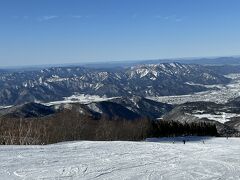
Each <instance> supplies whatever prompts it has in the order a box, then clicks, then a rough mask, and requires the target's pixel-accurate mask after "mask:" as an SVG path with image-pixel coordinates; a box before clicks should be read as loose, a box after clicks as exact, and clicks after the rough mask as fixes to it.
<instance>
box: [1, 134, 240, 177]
mask: <svg viewBox="0 0 240 180" xmlns="http://www.w3.org/2000/svg"><path fill="white" fill-rule="evenodd" d="M185 139H186V140H188V141H187V142H186V144H185V145H184V144H183V142H182V140H183V138H177V139H174V140H173V139H168V138H165V139H164V138H162V139H149V140H147V141H146V142H120V141H119V142H117V141H116V142H95V141H92V142H89V141H79V142H66V143H58V144H54V145H46V146H0V179H4V180H7V179H48V180H49V179H114V180H115V179H144V180H145V179H156V180H159V179H177V180H181V179H201V180H202V179H232V180H237V179H240V139H237V138H229V139H226V138H204V137H188V138H185ZM173 141H174V143H173Z"/></svg>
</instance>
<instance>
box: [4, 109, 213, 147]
mask: <svg viewBox="0 0 240 180" xmlns="http://www.w3.org/2000/svg"><path fill="white" fill-rule="evenodd" d="M180 135H201V136H205V135H209V136H216V135H217V130H216V127H215V125H211V124H207V123H191V124H186V123H185V124H182V123H178V122H173V121H170V122H167V121H151V120H149V119H147V118H142V119H138V120H134V121H127V120H122V119H118V118H111V119H110V118H108V117H104V116H103V117H101V119H98V120H96V119H93V118H91V117H89V116H83V115H80V114H78V113H72V112H70V111H69V112H68V111H67V110H66V111H63V112H61V113H58V114H55V115H51V116H46V117H42V118H26V119H13V118H2V119H0V144H21V145H23V144H51V143H56V142H61V141H72V140H133V141H137V140H143V139H145V138H149V137H165V136H168V137H170V136H180Z"/></svg>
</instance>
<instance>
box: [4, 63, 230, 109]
mask: <svg viewBox="0 0 240 180" xmlns="http://www.w3.org/2000/svg"><path fill="white" fill-rule="evenodd" d="M229 81H230V80H229V79H228V78H225V77H224V76H223V75H221V74H219V73H217V72H216V71H214V70H212V69H211V68H208V67H205V66H201V65H194V64H191V65H187V64H180V63H161V64H145V65H136V66H132V67H129V68H120V69H119V68H111V69H93V68H86V67H54V68H46V69H42V70H32V71H29V70H27V71H24V70H18V71H14V72H12V71H0V87H1V89H0V105H2V106H3V105H16V104H22V103H25V102H39V101H40V102H49V101H56V100H61V99H63V97H68V96H71V95H73V94H78V93H80V94H90V95H99V96H107V97H118V96H125V97H131V96H133V95H137V96H142V97H147V96H163V95H180V94H189V93H193V92H199V91H203V90H206V87H203V86H197V85H194V86H192V85H189V84H188V82H191V83H196V84H205V85H211V84H225V83H228V82H229Z"/></svg>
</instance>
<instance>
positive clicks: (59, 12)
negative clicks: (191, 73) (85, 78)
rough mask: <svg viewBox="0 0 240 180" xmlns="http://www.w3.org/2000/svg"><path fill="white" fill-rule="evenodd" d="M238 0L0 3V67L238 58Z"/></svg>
mask: <svg viewBox="0 0 240 180" xmlns="http://www.w3.org/2000/svg"><path fill="white" fill-rule="evenodd" d="M239 8H240V1H239V0H1V1H0V63H1V66H15V65H35V64H61V63H81V62H93V61H118V60H141V59H161V58H176V57H203V56H228V55H240V20H239V19H240V11H239Z"/></svg>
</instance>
